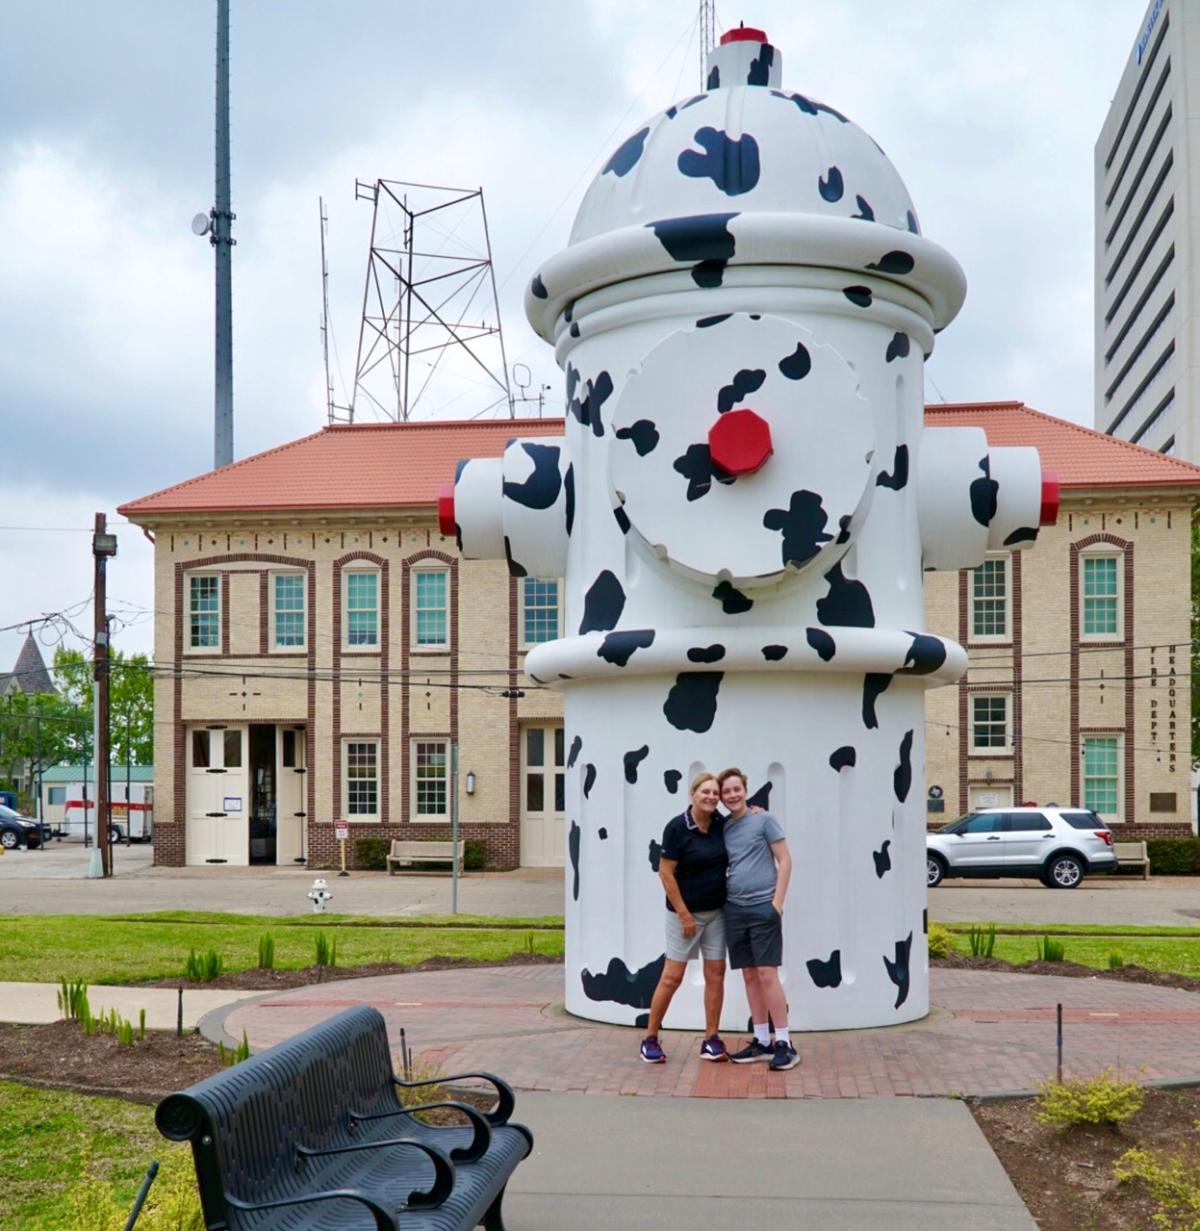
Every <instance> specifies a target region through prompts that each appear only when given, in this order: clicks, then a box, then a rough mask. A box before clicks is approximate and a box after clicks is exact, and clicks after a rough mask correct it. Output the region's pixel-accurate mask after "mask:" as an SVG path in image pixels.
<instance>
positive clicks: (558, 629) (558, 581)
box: [517, 577, 563, 650]
mask: <svg viewBox="0 0 1200 1231" xmlns="http://www.w3.org/2000/svg"><path fill="white" fill-rule="evenodd" d="M530 582H533V583H534V584H537V583H539V582H540V583H541V584H542V585H547V584H551V583H552V584H553V585H554V588H555V589H554V594H555V604H554V610H555V616H554V621H555V623H554V635H553V636H552V637H545V638H543V639H542V640H541V641H530V640H529V639H528V637H527V636H526V633H527V631H528V629H527V626H526V623H525V598H526V589H527V587H528V585H529V583H530ZM534 610H536V611H549V610H550V604H549V603H546V604H544V605H539V606H536V607H535V608H534ZM517 620H518V624H517V632H518V644H519V645H520V647H521V649H523V650H528V649H532V648H533V647H534V646H535V645H544V644H545V643H546V642H547V641H556V640H557V639H558V638H559V637H561V636H562V631H563V584H562V578H561V577H523V578H522V579H521V585H520V588H519V589H518V591H517Z"/></svg>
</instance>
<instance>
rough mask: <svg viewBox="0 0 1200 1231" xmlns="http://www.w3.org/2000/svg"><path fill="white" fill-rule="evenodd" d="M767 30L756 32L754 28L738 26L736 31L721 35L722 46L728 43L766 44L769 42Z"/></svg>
mask: <svg viewBox="0 0 1200 1231" xmlns="http://www.w3.org/2000/svg"><path fill="white" fill-rule="evenodd" d="M768 41H769V40H768V39H767V33H766V31H765V30H756V29H755V28H754V27H753V26H738V28H737V29H736V30H726V31H725V33H724V34H722V35H721V46H722V47H724V46H725V44H726V43H765V42H768Z"/></svg>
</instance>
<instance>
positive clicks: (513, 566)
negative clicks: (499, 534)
mask: <svg viewBox="0 0 1200 1231" xmlns="http://www.w3.org/2000/svg"><path fill="white" fill-rule="evenodd" d="M504 560H505V563H506V564H507V565H508V575H509V576H510V577H525V576H527V575H528V573H527V571H526V568H525V566H524V565H523V564H522V563H521V562H520V561H519V560H517V559H516V558H515V557H514V556H513V553H512V544H511V543H510V542H509V541H508V535H507V534H506V535H505V536H504Z"/></svg>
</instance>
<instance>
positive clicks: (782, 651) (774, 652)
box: [762, 645, 788, 663]
mask: <svg viewBox="0 0 1200 1231" xmlns="http://www.w3.org/2000/svg"><path fill="white" fill-rule="evenodd" d="M787 652H788V648H787V646H786V645H764V646H763V648H762V656H763V658H765V659H766V660H767V662H769V663H777V662H780V661H782V660H783V659H784V658H786V657H787Z"/></svg>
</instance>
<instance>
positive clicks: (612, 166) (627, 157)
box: [600, 126, 650, 179]
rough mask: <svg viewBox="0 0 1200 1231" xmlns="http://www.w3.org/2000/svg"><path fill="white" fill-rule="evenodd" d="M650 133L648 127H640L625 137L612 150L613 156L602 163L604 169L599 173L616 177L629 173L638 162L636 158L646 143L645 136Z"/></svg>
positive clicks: (638, 157) (639, 155)
mask: <svg viewBox="0 0 1200 1231" xmlns="http://www.w3.org/2000/svg"><path fill="white" fill-rule="evenodd" d="M649 135H650V129H649V127H648V126H647V127H646V128H641V129H639V130H638V131H637V132H635V133H634V134H633V136H632V137H626V139H625V140H624V141H622V142H621V144H620V145H619V146H617V148H616V150H615V151H614V152H613V156H612V157H611V158H610V159H609V160H608V162H606V163H605V164H604V170H603V171H601V172H600V174H601V175H609V174H612V175H615V176H616V177H617V178H618V179H621V178H622V177H623V176H626V175H628V174H629V172H630V171H632V170H633V168H634V167H636V166H637V164H638V159H640V158H641V156H642V151H643V149H644V148H645V145H646V138H647V137H648V136H649Z"/></svg>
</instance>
